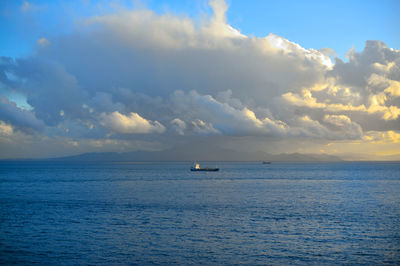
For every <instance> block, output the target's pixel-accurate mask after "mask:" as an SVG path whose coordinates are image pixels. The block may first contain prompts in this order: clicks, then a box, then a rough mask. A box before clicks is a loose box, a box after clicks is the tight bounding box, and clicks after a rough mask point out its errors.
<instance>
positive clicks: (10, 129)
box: [0, 120, 14, 136]
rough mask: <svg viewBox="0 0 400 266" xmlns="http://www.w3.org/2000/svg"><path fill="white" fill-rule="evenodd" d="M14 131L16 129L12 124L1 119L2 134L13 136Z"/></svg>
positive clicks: (0, 129) (0, 128)
mask: <svg viewBox="0 0 400 266" xmlns="http://www.w3.org/2000/svg"><path fill="white" fill-rule="evenodd" d="M13 133H14V129H13V127H12V126H11V125H9V124H6V123H4V121H1V120H0V135H1V136H11V135H12V134H13Z"/></svg>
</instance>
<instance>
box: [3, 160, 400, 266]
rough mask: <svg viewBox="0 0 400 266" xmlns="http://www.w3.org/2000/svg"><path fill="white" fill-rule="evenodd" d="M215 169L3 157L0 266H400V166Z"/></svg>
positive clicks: (223, 165)
mask: <svg viewBox="0 0 400 266" xmlns="http://www.w3.org/2000/svg"><path fill="white" fill-rule="evenodd" d="M218 165H219V167H220V168H221V171H220V172H208V173H207V172H190V171H189V167H190V163H147V164H146V163H142V164H134V163H132V164H129V163H123V164H122V163H120V164H118V163H102V164H96V163H89V164H83V163H81V164H79V163H61V162H53V163H49V162H0V264H15V263H16V264H34V263H36V264H40V265H43V264H47V265H60V264H61V265H76V264H91V265H94V264H96V265H97V264H103V265H111V264H114V265H115V264H141V265H143V264H185V265H187V264H229V265H230V264H252V265H254V264H286V265H289V264H291V265H293V264H304V265H308V264H319V265H321V264H375V265H376V264H388V265H393V264H400V164H399V163H273V164H271V165H262V164H260V163H219V164H218ZM204 166H206V164H204ZM208 166H211V167H213V166H215V163H212V164H208Z"/></svg>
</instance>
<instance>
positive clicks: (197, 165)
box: [190, 163, 219, 172]
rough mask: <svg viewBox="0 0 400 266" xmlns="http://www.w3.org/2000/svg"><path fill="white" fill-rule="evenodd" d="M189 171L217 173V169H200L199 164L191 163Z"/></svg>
mask: <svg viewBox="0 0 400 266" xmlns="http://www.w3.org/2000/svg"><path fill="white" fill-rule="evenodd" d="M190 171H208V172H216V171H219V168H217V167H216V168H200V164H198V163H193V165H192V168H190Z"/></svg>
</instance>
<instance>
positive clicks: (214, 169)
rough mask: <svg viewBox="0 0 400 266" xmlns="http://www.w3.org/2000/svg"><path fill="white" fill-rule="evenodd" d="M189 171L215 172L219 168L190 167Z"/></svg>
mask: <svg viewBox="0 0 400 266" xmlns="http://www.w3.org/2000/svg"><path fill="white" fill-rule="evenodd" d="M190 171H192V172H217V171H219V168H199V169H195V168H191V169H190Z"/></svg>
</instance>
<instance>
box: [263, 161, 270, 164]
mask: <svg viewBox="0 0 400 266" xmlns="http://www.w3.org/2000/svg"><path fill="white" fill-rule="evenodd" d="M262 163H263V164H271V162H267V161H263V162H262Z"/></svg>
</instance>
